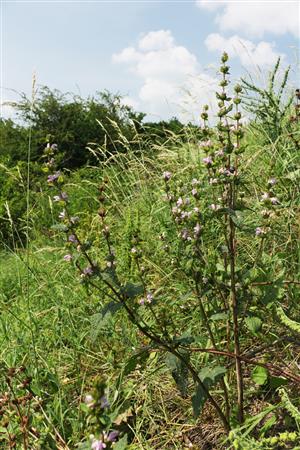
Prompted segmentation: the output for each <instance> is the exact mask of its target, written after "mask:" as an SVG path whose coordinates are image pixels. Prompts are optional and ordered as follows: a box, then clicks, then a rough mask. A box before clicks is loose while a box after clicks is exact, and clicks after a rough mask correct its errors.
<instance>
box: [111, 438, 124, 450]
mask: <svg viewBox="0 0 300 450" xmlns="http://www.w3.org/2000/svg"><path fill="white" fill-rule="evenodd" d="M126 447H127V434H125V436H123V437H122V439H120V440H119V441H118V442H117V443H116V444H115V445H114V447H113V448H114V450H125V449H126Z"/></svg>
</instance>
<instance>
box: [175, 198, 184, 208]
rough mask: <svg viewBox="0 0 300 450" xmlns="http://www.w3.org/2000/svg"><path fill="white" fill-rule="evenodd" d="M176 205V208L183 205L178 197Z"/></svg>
mask: <svg viewBox="0 0 300 450" xmlns="http://www.w3.org/2000/svg"><path fill="white" fill-rule="evenodd" d="M176 205H177V206H178V207H179V206H182V205H183V200H182V198H181V197H179V199H178V200H177V202H176Z"/></svg>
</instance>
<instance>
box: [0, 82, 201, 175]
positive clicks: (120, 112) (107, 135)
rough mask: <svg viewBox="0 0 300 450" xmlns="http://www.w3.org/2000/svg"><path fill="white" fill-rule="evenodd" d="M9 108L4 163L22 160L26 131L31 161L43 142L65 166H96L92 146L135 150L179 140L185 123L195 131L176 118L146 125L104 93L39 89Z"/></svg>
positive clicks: (0, 155) (0, 146)
mask: <svg viewBox="0 0 300 450" xmlns="http://www.w3.org/2000/svg"><path fill="white" fill-rule="evenodd" d="M12 106H13V108H14V109H15V112H16V118H17V120H16V121H13V120H11V119H7V120H5V119H1V121H0V132H1V143H0V159H1V161H2V162H4V163H6V164H7V165H9V166H14V165H15V164H17V163H18V162H20V161H27V158H28V132H29V129H30V130H31V131H30V132H31V158H30V159H31V161H40V160H41V158H42V155H43V150H44V148H45V145H46V144H47V142H50V143H57V144H58V145H59V149H60V153H61V154H60V164H61V166H62V167H64V168H67V169H70V170H73V169H77V168H79V167H82V166H84V165H86V164H96V159H95V152H94V150H95V149H96V148H97V147H101V148H102V150H106V151H107V153H108V154H111V153H114V152H124V151H127V149H128V145H129V144H130V147H131V149H132V150H136V151H141V142H143V143H147V142H149V140H150V141H151V142H152V143H157V144H162V143H164V144H165V143H166V142H167V141H168V140H170V138H171V137H172V136H175V135H176V137H177V138H179V139H180V140H182V141H185V139H186V136H187V133H186V131H185V130H186V128H187V127H188V128H189V129H191V128H194V130H195V132H196V130H197V127H195V126H194V125H192V124H189V125H183V124H182V123H181V122H180V121H179V120H178V119H176V118H172V119H170V120H169V121H160V122H157V123H149V122H147V121H145V117H146V114H145V113H142V112H136V111H134V110H133V108H132V107H130V106H127V105H124V104H123V103H122V98H121V97H120V96H119V95H113V94H111V93H109V92H99V93H97V94H96V95H95V96H94V97H89V98H87V99H85V98H82V97H80V96H78V95H74V94H64V93H61V92H60V91H58V90H50V89H49V88H48V87H43V88H41V89H40V90H39V93H38V96H37V98H35V99H34V100H33V101H32V100H31V99H28V98H27V97H26V96H25V95H22V96H21V99H20V101H19V102H18V103H14V104H13V105H12ZM102 154H103V155H105V151H104V152H102Z"/></svg>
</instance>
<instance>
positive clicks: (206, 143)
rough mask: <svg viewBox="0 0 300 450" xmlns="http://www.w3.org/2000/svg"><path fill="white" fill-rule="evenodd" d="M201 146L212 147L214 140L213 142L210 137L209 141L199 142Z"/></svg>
mask: <svg viewBox="0 0 300 450" xmlns="http://www.w3.org/2000/svg"><path fill="white" fill-rule="evenodd" d="M199 146H200V147H211V146H212V142H211V140H210V139H208V140H207V141H202V142H199Z"/></svg>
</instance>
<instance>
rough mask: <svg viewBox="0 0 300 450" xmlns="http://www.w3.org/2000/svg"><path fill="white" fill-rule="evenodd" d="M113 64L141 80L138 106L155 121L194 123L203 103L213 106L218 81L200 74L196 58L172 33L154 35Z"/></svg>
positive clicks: (163, 31)
mask: <svg viewBox="0 0 300 450" xmlns="http://www.w3.org/2000/svg"><path fill="white" fill-rule="evenodd" d="M112 60H113V62H115V63H122V64H126V65H127V67H128V70H129V71H130V72H131V73H134V74H135V75H136V76H137V77H138V78H140V80H141V83H142V85H141V88H140V91H139V98H138V100H139V104H140V105H141V107H142V109H143V110H145V111H147V112H148V113H149V114H152V115H154V116H155V117H156V119H158V118H159V117H161V118H168V117H171V116H172V115H177V117H179V118H180V119H181V120H185V121H186V120H191V119H192V117H193V115H195V114H196V115H197V117H199V112H200V109H201V107H202V105H203V104H204V103H207V102H208V103H211V102H213V99H212V97H213V96H214V94H213V93H214V91H215V89H216V85H217V80H215V79H214V78H212V77H210V76H209V75H207V74H203V73H201V69H200V65H199V62H198V60H197V58H196V56H195V55H194V54H193V53H191V52H190V51H189V50H188V49H187V48H185V47H183V46H180V45H177V44H176V42H175V40H174V37H173V36H172V33H171V32H170V31H169V30H159V31H151V32H150V33H148V34H146V35H144V36H142V37H141V38H140V40H139V41H138V43H137V48H134V47H128V48H125V49H123V50H122V51H121V52H120V53H118V54H114V55H113V57H112Z"/></svg>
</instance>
